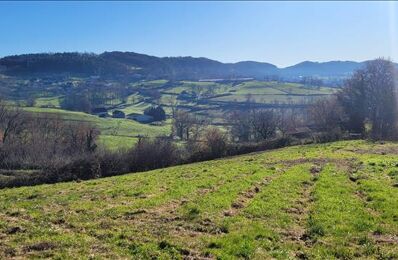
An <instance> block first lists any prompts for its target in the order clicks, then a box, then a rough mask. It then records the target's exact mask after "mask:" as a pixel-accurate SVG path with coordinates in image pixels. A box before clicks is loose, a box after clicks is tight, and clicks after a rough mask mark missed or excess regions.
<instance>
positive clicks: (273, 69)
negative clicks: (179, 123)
mask: <svg viewBox="0 0 398 260" xmlns="http://www.w3.org/2000/svg"><path fill="white" fill-rule="evenodd" d="M364 63H365V62H354V61H329V62H311V61H304V62H301V63H298V64H296V65H293V66H289V67H286V68H278V67H277V66H275V65H273V64H270V63H265V62H256V61H241V62H237V63H222V62H219V61H216V60H211V59H207V58H193V57H163V58H160V57H155V56H150V55H146V54H139V53H135V52H120V51H112V52H104V53H101V54H91V53H77V52H69V53H42V54H23V55H13V56H7V57H3V58H1V59H0V73H3V74H7V75H19V76H30V75H37V74H40V75H42V74H59V73H61V74H65V73H66V74H70V75H80V76H102V77H111V78H113V77H114V78H116V77H131V78H137V79H160V78H163V79H172V80H182V79H187V80H199V79H203V78H225V79H230V78H239V77H249V78H256V79H264V78H266V77H270V76H275V77H282V78H299V77H308V76H312V77H326V78H327V77H329V78H345V77H347V76H349V75H351V74H352V73H353V71H355V70H357V69H359V68H361V67H362V66H363V65H364Z"/></svg>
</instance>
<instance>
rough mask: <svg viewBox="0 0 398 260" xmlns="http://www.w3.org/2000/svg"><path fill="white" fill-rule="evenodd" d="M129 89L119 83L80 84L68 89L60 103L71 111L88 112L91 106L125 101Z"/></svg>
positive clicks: (110, 104)
mask: <svg viewBox="0 0 398 260" xmlns="http://www.w3.org/2000/svg"><path fill="white" fill-rule="evenodd" d="M129 94H131V93H130V91H129V89H128V88H127V87H125V86H122V85H120V84H86V83H85V84H81V85H80V86H78V87H77V88H74V89H68V90H67V92H66V94H65V95H64V97H63V99H62V101H61V103H60V105H61V108H63V109H66V110H71V111H81V112H86V113H90V112H91V110H92V109H93V108H96V107H103V106H112V105H116V104H119V103H123V102H126V100H127V97H128V95H129Z"/></svg>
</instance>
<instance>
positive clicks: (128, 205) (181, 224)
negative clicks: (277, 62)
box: [0, 141, 398, 259]
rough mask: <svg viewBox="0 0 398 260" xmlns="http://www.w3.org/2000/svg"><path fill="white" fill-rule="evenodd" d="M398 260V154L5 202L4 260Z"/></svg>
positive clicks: (349, 151)
mask: <svg viewBox="0 0 398 260" xmlns="http://www.w3.org/2000/svg"><path fill="white" fill-rule="evenodd" d="M12 257H16V258H21V257H22V258H29V257H32V258H33V257H51V258H91V257H99V258H112V259H114V258H131V257H134V258H135V259H148V258H161V259H170V258H174V259H175V258H177V259H178V258H188V259H197V258H202V259H207V258H209V259H213V258H219V259H231V258H232V259H233V258H250V259H267V258H278V259H286V258H302V259H305V258H310V259H314V258H317V259H331V258H344V259H347V258H383V259H389V258H390V259H393V258H398V144H394V143H385V144H376V143H368V142H365V141H348V142H336V143H330V144H320V145H308V146H295V147H289V148H283V149H278V150H274V151H269V152H263V153H256V154H251V155H246V156H239V157H233V158H228V159H222V160H215V161H208V162H202V163H196V164H190V165H183V166H177V167H170V168H166V169H160V170H155V171H150V172H144V173H136V174H128V175H124V176H116V177H111V178H105V179H97V180H91V181H85V182H71V183H59V184H54V185H41V186H35V187H23V188H16V189H4V190H0V258H12Z"/></svg>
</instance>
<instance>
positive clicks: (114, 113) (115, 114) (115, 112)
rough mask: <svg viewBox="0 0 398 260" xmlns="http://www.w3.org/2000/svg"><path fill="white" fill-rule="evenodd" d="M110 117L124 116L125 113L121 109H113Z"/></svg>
mask: <svg viewBox="0 0 398 260" xmlns="http://www.w3.org/2000/svg"><path fill="white" fill-rule="evenodd" d="M112 117H113V118H125V117H126V114H125V113H124V112H123V111H120V110H114V111H113V112H112Z"/></svg>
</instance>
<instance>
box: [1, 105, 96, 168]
mask: <svg viewBox="0 0 398 260" xmlns="http://www.w3.org/2000/svg"><path fill="white" fill-rule="evenodd" d="M97 135H98V131H97V130H96V129H95V128H94V127H92V126H90V125H89V124H85V123H76V122H67V121H65V120H63V119H62V118H60V117H58V116H56V115H45V116H43V117H39V116H37V115H34V114H31V113H27V112H23V111H21V110H19V109H15V108H10V107H8V106H6V105H5V104H4V103H3V104H0V159H1V160H0V168H5V169H37V168H42V167H44V166H45V167H57V166H58V165H59V164H62V163H65V162H68V161H70V160H73V159H74V158H77V157H80V156H82V155H84V154H87V153H92V152H94V151H95V150H96V147H97V146H96V144H95V141H96V138H97Z"/></svg>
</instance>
